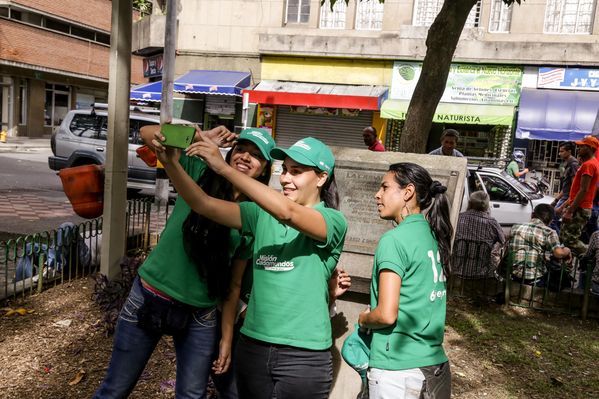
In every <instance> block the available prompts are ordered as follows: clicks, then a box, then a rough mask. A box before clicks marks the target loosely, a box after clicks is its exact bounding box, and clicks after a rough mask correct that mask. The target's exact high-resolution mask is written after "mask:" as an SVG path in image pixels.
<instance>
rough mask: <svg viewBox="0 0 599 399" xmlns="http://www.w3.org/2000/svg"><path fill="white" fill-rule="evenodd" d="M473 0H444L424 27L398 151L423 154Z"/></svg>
mask: <svg viewBox="0 0 599 399" xmlns="http://www.w3.org/2000/svg"><path fill="white" fill-rule="evenodd" d="M476 2H477V0H445V2H444V3H443V7H442V8H441V11H440V12H439V15H437V18H435V21H434V22H433V24H432V25H431V27H430V28H429V30H428V35H427V37H426V55H425V56H424V61H423V62H422V71H421V73H420V78H419V79H418V83H417V84H416V88H415V89H414V94H413V95H412V99H411V101H410V105H409V107H408V112H407V115H406V121H405V123H404V127H403V130H402V133H401V139H400V143H399V148H400V150H401V151H402V152H414V153H423V152H424V151H425V150H426V142H427V140H428V136H429V132H430V129H431V126H432V123H433V122H432V121H433V116H434V114H435V109H436V108H437V105H438V104H439V100H441V97H442V96H443V92H444V91H445V84H446V82H447V76H448V75H449V68H450V66H451V60H452V58H453V53H454V52H455V49H456V47H457V45H458V40H459V39H460V35H461V33H462V30H463V29H464V24H465V23H466V19H467V18H468V14H469V13H470V10H471V9H472V7H473V6H474V5H475V4H476Z"/></svg>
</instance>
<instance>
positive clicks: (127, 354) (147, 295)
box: [94, 126, 274, 398]
mask: <svg viewBox="0 0 599 399" xmlns="http://www.w3.org/2000/svg"><path fill="white" fill-rule="evenodd" d="M157 130H158V126H148V127H144V128H142V137H144V139H145V140H146V142H148V143H149V142H150V141H151V139H152V138H153V137H154V134H155V132H156V131H157ZM199 135H200V136H201V137H202V138H205V139H206V140H214V141H215V142H217V143H221V144H222V143H231V142H232V141H231V139H234V138H235V136H234V135H233V134H232V133H230V132H229V131H228V130H227V129H226V128H224V127H222V126H221V127H218V128H215V129H212V130H210V131H207V132H201V133H199ZM211 142H212V141H211ZM215 146H216V144H215ZM273 147H274V141H273V139H272V138H271V137H270V135H269V134H268V133H266V132H265V131H263V130H261V129H246V130H244V131H242V132H241V134H240V136H239V139H238V141H237V143H236V144H235V145H234V146H233V148H231V150H230V151H229V152H228V153H227V157H226V160H223V162H226V163H227V164H228V165H230V166H231V168H235V169H236V170H238V171H239V173H241V174H244V175H245V176H248V178H251V179H252V180H253V179H257V180H258V181H261V182H263V183H267V182H268V180H269V179H270V165H271V157H270V150H271V149H272V148H273ZM219 154H220V152H219ZM221 158H222V156H221ZM177 159H178V164H179V165H180V167H181V168H182V169H184V170H185V171H186V172H187V173H189V175H190V176H191V177H190V179H191V181H192V183H191V184H193V185H194V186H196V187H202V188H203V189H204V190H206V191H207V192H209V193H211V195H214V196H217V197H219V198H223V199H226V200H231V201H239V200H241V199H243V198H245V197H244V196H243V194H242V193H241V192H239V191H238V190H237V189H235V188H234V187H233V186H232V185H231V184H229V182H227V181H226V180H225V179H223V178H221V177H220V176H218V175H216V174H215V173H214V172H213V171H212V170H210V169H208V168H207V167H206V164H205V163H204V162H203V161H202V160H200V159H198V158H194V157H188V156H186V155H182V156H181V157H180V158H177ZM241 241H242V240H241V236H240V234H239V233H238V231H237V230H231V229H229V228H226V227H223V226H220V225H218V224H215V223H212V222H211V221H210V220H208V219H206V218H203V217H201V216H200V215H198V214H197V213H195V212H194V211H193V210H191V209H190V207H189V206H188V205H187V204H186V203H185V201H184V200H183V198H181V197H179V198H177V201H176V202H175V207H174V209H173V212H172V214H171V215H170V217H169V219H168V222H167V224H166V226H165V228H164V231H163V232H162V234H161V237H160V240H159V241H158V244H157V246H156V247H155V248H154V250H152V252H151V253H150V254H149V256H148V258H147V259H146V261H145V262H144V264H143V265H142V266H141V268H140V270H139V276H138V277H137V278H136V279H135V281H134V283H133V287H132V288H131V292H130V293H129V297H128V298H127V301H126V302H125V305H124V306H123V309H122V311H121V313H120V315H119V319H118V322H117V326H116V330H115V336H114V347H113V352H112V357H111V360H110V364H109V366H108V371H107V373H106V377H105V378H104V381H103V382H102V384H101V386H100V388H99V389H98V391H97V392H96V394H95V396H94V397H95V398H125V397H127V396H129V394H130V393H131V391H132V390H133V388H134V387H135V384H136V383H137V380H138V379H139V377H140V375H141V373H142V371H143V369H144V367H145V365H146V363H147V362H148V359H149V358H150V356H151V354H152V352H153V351H154V348H155V347H156V345H157V344H158V341H159V340H160V338H161V337H162V336H163V335H172V336H173V342H174V345H175V351H176V360H177V380H176V386H175V395H176V396H177V397H178V398H203V397H205V395H206V386H207V383H208V375H209V373H210V370H211V367H212V362H213V359H214V358H215V357H216V356H215V351H216V348H217V343H218V335H219V333H218V325H217V311H216V304H217V301H219V300H220V301H222V300H224V298H225V296H226V289H227V288H228V286H229V281H230V268H229V258H230V256H231V254H232V253H234V252H235V251H236V250H237V249H238V248H239V247H241ZM234 388H235V386H234V385H233V386H231V385H226V386H223V387H222V389H221V390H222V391H223V392H220V393H221V394H223V396H222V397H225V398H234V397H236V392H235V390H234ZM231 389H233V391H232V393H230V392H229V391H230V390H231Z"/></svg>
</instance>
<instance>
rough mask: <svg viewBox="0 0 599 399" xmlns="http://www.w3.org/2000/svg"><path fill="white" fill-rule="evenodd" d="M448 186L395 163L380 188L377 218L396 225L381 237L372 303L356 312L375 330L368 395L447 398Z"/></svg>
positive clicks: (420, 170) (377, 397)
mask: <svg viewBox="0 0 599 399" xmlns="http://www.w3.org/2000/svg"><path fill="white" fill-rule="evenodd" d="M446 190H447V188H446V187H445V186H443V185H442V184H441V183H439V182H438V181H433V180H432V179H431V176H430V175H429V173H428V172H427V171H426V170H425V169H424V168H422V167H421V166H419V165H416V164H413V163H397V164H393V165H391V166H390V167H389V171H388V172H387V173H386V174H385V176H384V177H383V180H382V182H381V186H380V189H379V190H378V192H377V193H376V195H375V198H376V204H377V208H378V212H379V216H380V218H381V219H385V220H392V221H393V222H395V223H396V224H397V227H395V228H394V229H393V230H390V231H388V232H386V233H385V234H384V235H383V236H382V237H381V239H380V241H379V243H378V246H377V248H376V252H375V255H374V265H373V270H372V280H371V287H370V308H369V309H367V310H366V311H364V312H362V313H360V316H359V318H358V324H359V326H360V328H363V329H371V330H372V343H371V347H370V360H369V370H368V386H369V394H370V399H380V398H419V397H420V398H422V397H425V398H443V399H445V398H447V399H449V397H450V393H451V373H450V370H449V362H448V360H447V356H446V355H445V352H444V350H443V335H444V330H445V312H446V301H447V282H446V280H447V278H446V277H447V276H448V275H449V270H450V245H451V244H450V243H451V237H452V230H453V229H452V227H451V222H450V220H449V202H448V199H447V196H446V195H445V191H446ZM429 207H430V209H428V208H429ZM426 209H428V211H427V212H426V214H425V213H424V212H425V210H426Z"/></svg>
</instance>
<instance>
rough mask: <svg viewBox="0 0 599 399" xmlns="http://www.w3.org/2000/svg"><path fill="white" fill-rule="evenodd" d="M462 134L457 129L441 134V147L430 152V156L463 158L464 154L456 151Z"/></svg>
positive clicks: (446, 130) (447, 130)
mask: <svg viewBox="0 0 599 399" xmlns="http://www.w3.org/2000/svg"><path fill="white" fill-rule="evenodd" d="M459 138H460V134H459V133H458V131H457V130H455V129H445V130H443V133H442V134H441V147H439V148H437V149H436V150H432V151H431V152H429V153H428V154H429V155H447V156H450V157H463V156H464V154H462V153H461V152H459V151H458V150H456V147H457V145H458V140H459Z"/></svg>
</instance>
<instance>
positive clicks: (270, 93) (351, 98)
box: [243, 80, 389, 111]
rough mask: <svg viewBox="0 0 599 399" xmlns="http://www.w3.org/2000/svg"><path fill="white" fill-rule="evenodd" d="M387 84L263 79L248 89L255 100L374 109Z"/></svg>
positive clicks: (255, 101)
mask: <svg viewBox="0 0 599 399" xmlns="http://www.w3.org/2000/svg"><path fill="white" fill-rule="evenodd" d="M388 90H389V89H388V87H387V86H358V85H336V84H321V83H302V82H288V81H279V80H263V81H261V82H260V83H259V84H258V85H257V86H256V87H255V88H254V89H253V90H244V91H243V92H244V93H249V101H250V102H251V103H257V104H272V105H298V106H304V107H325V108H350V109H361V110H373V111H378V110H379V109H380V108H381V104H382V103H383V101H384V100H385V99H386V98H387V92H388Z"/></svg>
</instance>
